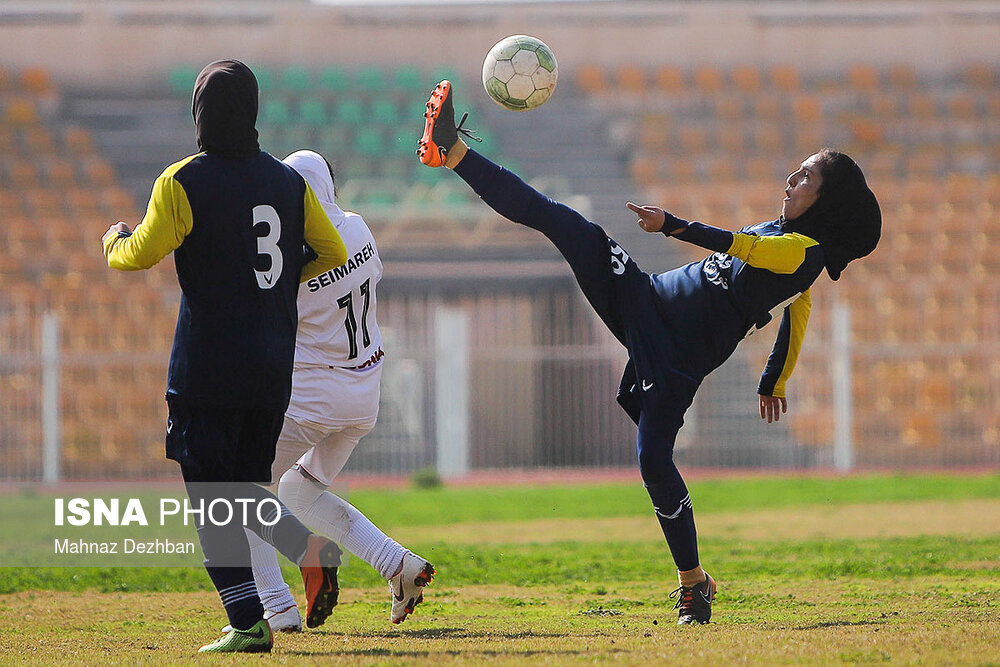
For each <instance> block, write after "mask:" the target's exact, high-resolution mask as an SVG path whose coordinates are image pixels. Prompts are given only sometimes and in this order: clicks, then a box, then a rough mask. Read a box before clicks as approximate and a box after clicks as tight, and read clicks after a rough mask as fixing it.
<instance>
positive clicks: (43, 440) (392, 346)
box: [0, 280, 1000, 481]
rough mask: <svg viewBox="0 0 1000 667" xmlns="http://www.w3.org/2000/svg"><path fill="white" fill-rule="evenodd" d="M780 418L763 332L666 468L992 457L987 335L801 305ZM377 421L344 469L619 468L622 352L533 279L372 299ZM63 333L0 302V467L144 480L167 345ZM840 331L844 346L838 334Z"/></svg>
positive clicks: (992, 365) (582, 310) (23, 474)
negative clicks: (905, 334)
mask: <svg viewBox="0 0 1000 667" xmlns="http://www.w3.org/2000/svg"><path fill="white" fill-rule="evenodd" d="M816 301H817V303H816V305H815V307H814V315H813V322H812V324H811V326H810V331H809V334H808V336H807V342H806V346H805V349H804V351H803V354H802V356H801V358H800V364H799V368H798V370H797V372H796V374H795V376H794V377H793V380H792V382H791V383H790V385H789V413H788V414H787V415H785V416H784V417H783V419H782V420H781V421H780V422H779V423H778V424H771V425H767V424H764V423H762V422H761V420H760V419H759V417H758V416H757V415H756V410H757V405H756V392H755V388H756V382H757V377H758V374H759V371H760V368H761V367H762V365H763V362H764V359H765V358H766V355H767V351H768V349H769V347H770V343H771V341H772V340H773V335H774V332H775V326H774V325H772V326H771V327H769V328H766V329H764V330H763V331H762V332H760V333H759V334H757V335H755V336H754V337H752V338H751V340H750V341H748V343H745V344H744V345H743V346H741V348H740V351H739V352H738V353H737V354H736V355H735V356H734V358H733V359H731V360H730V361H729V362H728V363H727V364H726V365H725V366H723V368H721V369H719V370H718V371H717V372H716V373H714V374H713V375H712V376H710V377H709V378H708V379H707V380H706V382H705V384H704V385H703V387H702V390H701V391H700V392H699V395H698V399H697V401H696V403H695V405H694V407H693V408H692V409H691V411H690V412H689V414H688V416H687V424H686V425H685V427H684V430H683V431H682V434H681V437H680V439H679V442H678V448H677V458H678V461H679V462H680V463H681V465H682V466H687V467H692V466H705V467H727V468H781V469H808V468H830V469H838V470H848V469H851V468H853V467H855V466H858V467H874V466H878V467H893V468H907V467H911V466H928V465H930V466H938V467H947V466H963V467H965V466H991V467H993V466H997V465H1000V447H998V441H1000V430H998V427H1000V424H998V423H997V415H998V414H1000V390H998V387H1000V362H998V356H997V345H996V343H995V342H994V343H991V342H982V341H980V342H972V343H965V344H957V343H952V344H941V343H936V344H931V343H925V344H922V343H914V344H906V345H903V344H887V343H884V342H872V341H871V340H866V339H869V338H870V336H866V335H861V336H859V335H858V333H859V331H862V330H863V329H864V328H865V327H870V326H873V325H875V326H877V323H864V322H855V323H854V325H853V327H852V326H851V323H850V318H849V314H848V313H849V308H848V306H847V305H846V304H844V305H842V306H840V307H835V306H834V302H833V301H828V300H826V297H825V296H821V297H820V298H818V299H816ZM379 305H380V320H381V322H382V326H383V328H384V333H385V338H386V350H387V357H386V367H385V369H386V370H385V374H384V381H383V392H382V406H381V412H380V419H379V423H378V425H377V427H376V428H375V430H374V431H373V432H372V433H371V434H370V435H369V436H368V437H367V438H365V439H364V440H363V441H362V442H361V444H360V446H359V447H358V449H357V451H356V452H355V455H354V457H353V458H352V459H351V461H350V463H349V465H348V469H349V470H351V471H354V472H365V473H372V474H408V473H410V472H412V471H414V470H418V469H421V468H424V467H427V466H436V467H437V469H438V470H439V471H440V472H441V473H442V474H444V475H446V476H448V475H461V474H463V473H465V472H467V471H469V470H476V469H484V468H538V467H602V468H604V467H630V466H633V465H634V461H635V451H634V434H635V431H634V427H633V426H632V424H631V423H630V422H629V421H628V419H627V418H626V417H625V415H624V413H623V412H622V411H621V410H620V409H619V407H618V406H617V404H616V403H615V401H614V393H615V390H616V388H617V385H618V379H619V376H620V373H621V369H622V366H623V364H624V362H625V354H624V351H623V350H622V349H621V348H620V346H619V345H618V344H617V342H615V341H614V339H613V338H611V336H610V335H609V334H607V332H605V331H604V329H603V327H602V326H601V325H600V323H599V322H598V321H597V320H596V318H595V317H594V316H593V314H592V313H591V311H590V309H589V306H588V305H587V304H586V303H585V302H584V300H583V298H582V296H580V295H579V293H578V290H577V289H576V287H575V286H574V285H572V284H571V283H570V282H569V280H566V281H565V283H561V284H559V285H557V286H555V287H553V286H552V285H551V284H550V285H547V286H546V287H545V288H544V289H536V288H532V287H530V286H529V287H525V288H518V289H515V290H511V291H509V292H488V293H487V292H477V293H471V294H452V295H444V294H434V293H432V294H419V295H407V294H402V295H394V294H391V293H388V292H387V293H385V295H384V296H383V295H380V300H379ZM68 326H70V324H69V323H68V322H66V321H65V320H62V321H60V320H59V319H58V318H57V317H56V316H54V315H48V316H46V315H44V314H43V313H42V312H41V309H40V308H32V307H28V306H18V307H8V308H7V309H6V310H4V311H2V312H0V479H2V480H5V481H20V480H25V481H27V480H43V479H44V480H49V481H51V480H56V479H59V478H63V479H121V478H131V479H135V478H143V479H145V478H155V477H162V476H166V475H173V474H175V468H174V466H173V464H172V463H170V462H167V461H165V460H164V457H163V425H164V420H165V416H166V410H165V404H164V403H163V400H162V394H163V387H164V378H165V373H166V361H167V357H168V355H169V349H155V350H142V349H133V350H125V351H122V352H119V353H114V354H108V353H106V352H103V351H95V352H94V353H93V354H79V353H74V354H62V353H61V345H60V344H59V339H60V337H59V336H58V335H57V333H58V332H59V331H60V330H63V331H65V329H66V328H67V327H68ZM852 333H853V334H854V341H853V342H851V334H852Z"/></svg>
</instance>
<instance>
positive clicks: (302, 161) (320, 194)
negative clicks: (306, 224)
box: [282, 150, 346, 228]
mask: <svg viewBox="0 0 1000 667" xmlns="http://www.w3.org/2000/svg"><path fill="white" fill-rule="evenodd" d="M282 162H284V163H285V164H287V165H288V166H289V167H291V168H292V169H294V170H295V171H297V172H298V173H299V175H300V176H302V178H304V179H305V181H306V183H308V184H309V187H310V188H312V190H313V192H314V193H315V194H316V198H317V199H318V200H319V203H320V204H322V205H323V209H324V210H325V211H326V214H327V216H328V217H329V218H330V222H332V223H333V226H334V227H337V228H339V227H340V226H341V225H342V224H344V220H345V219H346V216H345V215H344V211H343V210H341V208H340V207H339V206H337V204H336V203H335V202H334V201H333V198H334V190H333V177H332V176H331V175H330V168H329V166H328V165H327V162H326V160H324V159H323V156H322V155H320V154H319V153H317V152H316V151H310V150H301V151H295V152H294V153H292V154H291V155H289V156H288V157H286V158H285V159H284V160H282Z"/></svg>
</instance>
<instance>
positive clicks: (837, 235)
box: [417, 81, 881, 624]
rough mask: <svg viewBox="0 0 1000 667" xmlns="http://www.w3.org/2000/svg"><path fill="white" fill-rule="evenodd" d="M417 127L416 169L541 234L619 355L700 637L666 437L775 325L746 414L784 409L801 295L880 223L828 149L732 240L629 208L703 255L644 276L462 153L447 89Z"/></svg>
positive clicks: (567, 217)
mask: <svg viewBox="0 0 1000 667" xmlns="http://www.w3.org/2000/svg"><path fill="white" fill-rule="evenodd" d="M425 119H426V120H425V126H424V133H423V136H422V138H421V139H420V141H419V148H418V149H417V155H418V156H419V157H420V160H421V162H423V163H424V164H425V165H428V166H431V167H448V168H450V169H453V170H454V171H455V173H456V174H458V175H459V176H461V177H462V179H464V180H465V181H466V182H467V183H468V184H469V185H470V186H471V187H472V188H473V190H475V192H476V193H477V194H478V195H479V196H480V197H481V198H482V199H483V201H484V202H486V203H487V204H488V205H489V206H490V207H492V208H493V209H494V210H495V211H497V212H498V213H500V214H501V215H503V216H504V217H506V218H508V219H510V220H512V221H514V222H517V223H520V224H524V225H527V226H529V227H532V228H534V229H537V230H538V231H540V232H542V233H543V234H545V235H546V236H547V237H548V238H549V239H550V240H551V241H552V242H553V244H555V246H556V248H557V249H558V250H559V251H560V252H561V253H562V255H563V256H564V257H565V258H566V260H567V262H568V263H569V265H570V267H571V268H572V270H573V273H574V275H575V276H576V279H577V282H578V283H579V285H580V287H581V288H582V290H583V293H584V295H585V296H586V297H587V300H588V301H589V302H590V304H591V305H592V306H593V308H594V310H595V311H597V313H598V315H599V316H600V317H601V319H602V320H603V321H604V323H605V324H606V325H607V326H608V328H609V329H610V330H611V332H612V333H613V334H614V335H615V337H616V338H617V339H618V340H619V341H620V342H621V343H622V345H624V346H625V347H626V348H627V349H628V354H629V360H628V364H627V366H626V369H625V373H624V376H623V378H622V382H621V386H620V388H619V391H618V402H619V403H620V404H621V405H622V407H623V408H624V409H625V410H626V412H627V413H628V415H629V416H630V417H631V418H632V420H633V421H634V422H635V423H636V425H637V426H638V436H637V438H636V450H637V453H638V459H639V470H640V471H641V473H642V479H643V482H644V483H645V486H646V490H647V491H648V493H649V496H650V499H651V500H652V501H653V507H654V509H655V511H656V515H657V518H658V519H659V522H660V525H661V527H662V529H663V534H664V536H665V537H666V540H667V544H668V546H669V548H670V552H671V555H672V556H673V558H674V562H675V563H676V565H677V570H678V578H679V579H680V587H679V588H678V589H677V590H675V591H674V593H673V594H672V595H676V596H677V598H678V599H677V604H676V606H675V608H676V609H678V615H679V619H678V623H680V624H692V623H707V622H708V621H709V619H710V618H711V614H712V600H713V599H714V597H715V591H716V585H715V581H714V580H713V579H712V577H710V576H709V575H708V574H707V573H706V572H705V571H704V570H703V569H702V567H701V563H700V560H699V557H698V542H697V534H696V531H695V523H694V514H693V512H692V507H691V497H690V495H689V494H688V491H687V487H686V485H685V484H684V480H683V479H682V478H681V475H680V473H679V472H678V470H677V466H676V465H675V464H674V462H673V449H674V441H675V439H676V436H677V432H678V430H679V429H680V428H681V425H682V424H683V417H684V413H685V411H686V410H687V408H688V407H689V406H690V405H691V402H692V400H693V399H694V394H695V391H696V390H697V389H698V386H699V385H700V384H701V382H702V380H703V379H704V378H705V376H706V375H708V373H710V372H712V371H713V370H714V369H715V368H717V367H718V366H719V365H720V364H722V363H723V362H724V361H725V360H726V359H727V358H728V357H729V356H730V355H731V354H732V352H733V350H734V349H735V348H736V345H737V344H738V343H739V342H740V341H741V340H742V339H744V338H745V337H746V336H748V335H750V334H752V333H753V332H754V331H756V330H757V329H759V328H761V327H763V326H764V325H765V324H767V323H768V322H769V321H770V320H771V319H772V318H773V317H775V316H777V315H778V314H781V325H780V327H779V331H778V336H777V340H776V341H775V345H774V348H773V350H772V353H771V356H770V358H769V359H768V363H767V366H766V368H765V369H764V373H763V374H762V376H761V381H760V385H759V387H758V394H759V397H758V400H759V409H760V415H761V417H762V418H763V419H766V420H767V421H768V422H771V421H774V420H777V419H779V418H780V414H781V413H782V412H784V411H785V410H786V409H787V402H786V399H785V381H786V380H787V379H788V376H789V375H790V374H791V372H792V370H793V368H794V366H795V360H796V357H797V355H798V352H799V349H800V348H801V344H802V337H803V335H804V333H805V327H806V323H807V321H808V317H809V308H810V300H809V287H810V286H811V285H812V283H813V281H815V280H816V278H817V277H818V276H819V275H820V273H821V272H822V271H823V269H824V268H825V269H826V271H827V273H828V274H829V276H830V277H831V278H832V279H833V280H837V279H838V278H839V277H840V273H841V271H843V269H844V268H845V267H846V266H847V264H848V262H850V261H852V260H854V259H857V258H860V257H864V256H865V255H867V254H868V253H870V252H871V251H872V250H874V248H875V245H876V244H877V243H878V239H879V236H880V233H881V213H880V211H879V206H878V201H877V200H876V198H875V195H874V194H872V192H871V190H870V189H869V188H868V186H867V184H866V182H865V178H864V175H863V174H862V172H861V169H860V168H859V167H858V166H857V164H856V163H855V162H854V160H852V159H851V158H849V157H847V156H846V155H844V154H842V153H838V152H835V151H832V150H829V149H824V150H822V151H820V152H819V153H816V154H815V155H812V156H810V157H809V158H808V159H806V160H805V161H804V162H803V163H802V164H801V166H800V167H799V168H798V169H797V170H795V172H793V173H792V174H791V175H790V176H789V177H788V180H787V185H786V188H785V194H786V197H785V199H784V201H783V202H782V216H781V217H780V218H779V219H778V220H775V221H773V222H766V223H762V224H759V225H754V226H751V227H746V228H744V229H742V230H740V231H739V232H730V231H726V230H723V229H718V228H715V227H710V226H708V225H704V224H701V223H698V222H688V221H686V220H682V219H680V218H677V217H675V216H673V215H671V214H669V213H666V212H665V211H663V210H662V209H660V208H658V207H655V206H638V205H636V204H633V203H631V202H629V203H628V204H627V206H628V208H629V209H630V210H631V211H633V212H634V213H635V214H636V215H637V224H638V225H639V226H640V227H641V228H642V229H643V230H645V231H647V232H660V231H662V232H663V233H664V234H666V235H668V236H671V237H676V238H678V239H681V240H683V241H687V242H689V243H693V244H695V245H698V246H700V247H703V248H706V249H708V250H711V251H713V253H714V254H712V255H710V256H709V257H707V258H705V259H704V260H702V261H700V262H694V263H692V264H688V265H687V266H683V267H680V268H677V269H674V270H672V271H667V272H666V273H661V274H648V273H645V272H643V271H642V270H640V269H639V267H638V266H637V265H636V263H635V262H634V261H633V260H632V259H631V258H630V257H629V255H628V253H627V252H626V251H625V249H623V248H622V247H621V246H619V245H618V244H617V243H615V242H614V241H613V240H612V239H610V238H609V237H608V235H607V234H606V233H605V232H604V230H603V229H601V228H600V227H599V226H597V225H596V224H594V223H592V222H590V221H588V220H587V219H585V218H584V217H583V216H582V215H580V214H579V213H577V212H576V211H574V210H572V209H570V208H569V207H567V206H565V205H563V204H560V203H558V202H555V201H552V200H551V199H549V198H548V197H545V196H544V195H542V194H540V193H538V192H536V191H535V190H534V189H532V188H531V187H530V186H528V185H527V184H525V183H524V182H523V181H522V180H521V179H520V178H518V177H517V176H516V175H514V174H513V173H511V172H509V171H507V170H506V169H504V168H502V167H500V166H498V165H496V164H494V163H492V162H490V161H489V160H487V159H486V158H485V157H483V156H482V155H480V154H478V153H476V152H475V151H473V150H471V149H469V147H468V146H467V145H466V144H465V142H464V141H463V140H462V139H461V137H460V136H459V135H460V134H462V135H465V136H467V137H469V136H471V133H470V132H469V131H468V130H466V129H464V128H462V123H459V124H458V126H456V124H455V116H454V107H453V105H452V99H451V84H450V83H449V82H448V81H442V82H441V83H439V84H438V85H437V87H436V88H435V89H434V92H433V93H432V94H431V97H430V100H429V101H428V103H427V111H426V113H425ZM462 120H463V121H464V120H465V118H464V117H463V119H462ZM473 138H474V137H473Z"/></svg>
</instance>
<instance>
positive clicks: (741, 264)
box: [652, 220, 824, 396]
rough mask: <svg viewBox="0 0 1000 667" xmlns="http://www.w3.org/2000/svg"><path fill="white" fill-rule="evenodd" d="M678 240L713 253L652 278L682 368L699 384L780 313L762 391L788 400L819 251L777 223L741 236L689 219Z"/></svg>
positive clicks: (821, 264)
mask: <svg viewBox="0 0 1000 667" xmlns="http://www.w3.org/2000/svg"><path fill="white" fill-rule="evenodd" d="M676 236H677V238H679V239H682V240H684V241H687V242H689V243H693V244H695V245H698V246H701V247H703V248H706V249H709V250H714V251H715V252H714V254H712V255H709V256H708V257H706V258H705V259H703V260H701V261H700V262H693V263H691V264H688V265H686V266H682V267H680V268H677V269H674V270H672V271H668V272H666V273H661V274H654V275H653V276H652V284H653V287H654V289H655V290H656V292H657V294H658V295H659V296H660V297H661V298H660V300H659V303H660V304H661V306H662V309H661V316H662V317H663V318H664V320H665V321H666V322H667V323H668V329H669V331H670V335H671V336H672V338H673V340H672V341H670V342H671V344H672V345H673V348H674V350H675V353H676V354H675V356H674V360H673V363H674V364H675V366H676V367H677V370H678V371H680V372H682V373H684V374H686V375H689V376H690V377H691V378H692V379H694V380H695V381H698V382H700V381H701V380H702V379H703V378H704V377H705V376H706V375H708V373H710V372H712V371H713V370H715V369H716V368H717V367H718V366H720V365H721V364H722V362H724V361H725V360H726V359H727V358H729V356H730V355H731V354H732V352H733V350H734V349H735V348H736V346H737V345H738V344H739V342H740V341H741V340H743V339H744V338H746V337H747V336H749V335H751V334H753V333H754V332H755V331H757V330H758V329H760V328H762V327H763V326H765V325H766V324H767V323H768V322H770V321H771V319H773V318H774V317H775V316H776V315H778V314H779V313H781V314H782V323H781V326H780V327H779V330H778V336H777V340H776V341H775V345H774V348H773V349H772V351H771V356H770V358H769V359H768V363H767V365H766V367H765V369H764V372H763V374H762V376H761V381H760V385H759V387H758V391H759V393H761V394H764V395H768V396H784V395H785V382H786V381H787V380H788V377H789V376H790V375H791V373H792V371H793V370H794V368H795V362H796V359H797V357H798V353H799V350H800V349H801V347H802V340H803V337H804V335H805V330H806V325H807V323H808V321H809V309H810V305H811V301H810V298H809V288H810V286H811V285H812V284H813V282H814V281H815V280H816V278H817V277H818V276H819V274H820V272H821V271H822V270H823V267H824V256H823V251H822V248H821V247H820V246H819V244H818V243H817V242H816V241H815V240H813V239H811V238H809V237H808V236H804V235H802V234H798V233H788V232H786V231H785V230H783V229H782V228H781V226H780V224H779V221H777V220H775V221H773V222H764V223H761V224H758V225H753V226H750V227H744V228H743V229H741V230H740V231H739V232H730V231H726V230H723V229H718V228H716V227H710V226H708V225H703V224H701V223H698V222H692V223H688V225H687V227H686V229H685V230H684V231H683V232H680V233H678V234H677V235H676Z"/></svg>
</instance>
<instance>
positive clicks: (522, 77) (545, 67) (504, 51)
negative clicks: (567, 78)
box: [483, 35, 559, 111]
mask: <svg viewBox="0 0 1000 667" xmlns="http://www.w3.org/2000/svg"><path fill="white" fill-rule="evenodd" d="M558 76H559V68H558V66H557V65H556V57H555V56H554V55H553V54H552V49H550V48H549V47H547V46H546V45H545V43H544V42H543V41H542V40H540V39H537V38H535V37H530V36H528V35H511V36H510V37H505V38H503V39H501V40H500V41H499V42H497V43H496V44H495V45H494V46H493V48H492V49H490V52H489V53H487V54H486V60H485V61H484V62H483V86H484V87H485V88H486V92H487V93H489V95H490V97H491V98H492V99H493V101H494V102H496V103H497V104H499V105H500V106H502V107H503V108H504V109H510V110H511V111H530V110H531V109H535V108H537V107H539V106H541V105H542V104H545V101H546V100H548V99H549V97H550V96H551V95H552V91H554V90H555V89H556V79H557V78H558Z"/></svg>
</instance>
